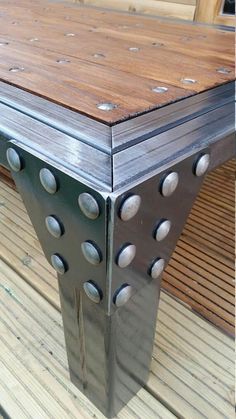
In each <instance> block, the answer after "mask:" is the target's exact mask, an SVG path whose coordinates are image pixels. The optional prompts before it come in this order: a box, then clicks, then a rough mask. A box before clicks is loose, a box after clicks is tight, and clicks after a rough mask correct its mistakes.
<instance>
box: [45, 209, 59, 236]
mask: <svg viewBox="0 0 236 419" xmlns="http://www.w3.org/2000/svg"><path fill="white" fill-rule="evenodd" d="M45 224H46V228H47V230H48V232H49V233H50V234H51V235H52V236H53V237H55V238H56V239H59V238H60V237H61V236H62V234H63V229H62V225H61V223H60V222H59V221H58V220H57V219H56V218H55V217H53V216H52V215H49V216H48V217H46V220H45Z"/></svg>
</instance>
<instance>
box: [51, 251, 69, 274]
mask: <svg viewBox="0 0 236 419" xmlns="http://www.w3.org/2000/svg"><path fill="white" fill-rule="evenodd" d="M51 264H52V266H53V268H54V269H55V270H56V271H57V272H58V273H59V274H60V275H63V274H64V273H65V272H66V270H67V268H66V264H65V262H64V260H63V259H62V257H61V256H59V255H57V254H55V255H52V256H51Z"/></svg>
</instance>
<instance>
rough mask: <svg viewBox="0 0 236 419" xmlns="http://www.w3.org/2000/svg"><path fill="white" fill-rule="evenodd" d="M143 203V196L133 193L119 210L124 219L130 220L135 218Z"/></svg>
mask: <svg viewBox="0 0 236 419" xmlns="http://www.w3.org/2000/svg"><path fill="white" fill-rule="evenodd" d="M140 205H141V198H140V196H138V195H131V196H129V197H128V198H126V199H125V201H124V202H123V203H122V205H121V208H120V210H119V213H120V218H121V219H122V221H129V220H131V218H133V217H134V216H135V215H136V214H137V212H138V210H139V208H140Z"/></svg>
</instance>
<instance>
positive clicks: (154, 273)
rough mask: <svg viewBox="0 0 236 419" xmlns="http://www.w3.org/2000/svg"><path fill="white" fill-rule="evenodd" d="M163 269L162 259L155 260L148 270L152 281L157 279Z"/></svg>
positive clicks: (163, 262)
mask: <svg viewBox="0 0 236 419" xmlns="http://www.w3.org/2000/svg"><path fill="white" fill-rule="evenodd" d="M164 268H165V261H164V259H157V260H156V261H155V262H154V263H153V265H152V266H151V269H150V275H151V277H152V278H153V279H157V278H159V276H160V275H161V274H162V272H163V271H164Z"/></svg>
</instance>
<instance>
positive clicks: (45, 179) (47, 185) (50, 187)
mask: <svg viewBox="0 0 236 419" xmlns="http://www.w3.org/2000/svg"><path fill="white" fill-rule="evenodd" d="M39 178H40V182H41V185H42V186H43V188H44V189H45V191H47V192H48V193H49V194H51V195H54V194H55V193H56V192H57V189H58V185H57V181H56V178H55V176H54V174H53V173H52V172H51V171H50V170H49V169H46V168H43V169H41V170H40V172H39Z"/></svg>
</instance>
